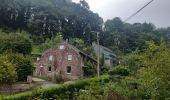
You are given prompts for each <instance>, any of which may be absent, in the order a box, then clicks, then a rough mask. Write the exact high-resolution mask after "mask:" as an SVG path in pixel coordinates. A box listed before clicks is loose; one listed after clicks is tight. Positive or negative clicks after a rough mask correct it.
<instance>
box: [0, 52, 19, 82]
mask: <svg viewBox="0 0 170 100" xmlns="http://www.w3.org/2000/svg"><path fill="white" fill-rule="evenodd" d="M0 69H1V70H0V84H12V83H14V82H15V81H16V78H17V73H16V68H15V65H14V64H13V63H11V62H10V61H9V60H8V57H7V56H5V55H3V54H1V55H0Z"/></svg>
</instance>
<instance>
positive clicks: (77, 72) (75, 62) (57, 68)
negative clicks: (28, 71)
mask: <svg viewBox="0 0 170 100" xmlns="http://www.w3.org/2000/svg"><path fill="white" fill-rule="evenodd" d="M60 45H64V49H60ZM68 55H72V60H70V61H69V60H68ZM50 56H52V58H53V59H52V61H50V60H49V57H50ZM82 63H83V62H82V58H81V56H80V54H79V52H78V51H77V50H76V49H74V48H73V47H71V46H70V45H69V44H67V43H65V42H63V43H61V44H59V45H57V46H56V47H53V48H51V49H48V50H47V51H46V52H45V53H44V54H43V55H42V57H41V58H40V60H39V61H36V62H35V67H36V70H35V75H36V76H40V77H48V78H50V79H52V80H54V76H55V75H56V74H59V73H60V74H61V76H62V79H63V80H64V81H69V80H76V79H80V78H82V77H83V70H82V66H81V65H82ZM49 65H51V71H48V70H49V69H48V66H49ZM67 66H71V73H67Z"/></svg>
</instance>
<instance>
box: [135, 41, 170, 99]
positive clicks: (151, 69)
mask: <svg viewBox="0 0 170 100" xmlns="http://www.w3.org/2000/svg"><path fill="white" fill-rule="evenodd" d="M142 56H143V60H142V62H143V68H141V69H140V70H139V72H138V73H139V74H138V79H139V82H140V86H139V90H138V92H139V97H141V98H142V99H165V98H168V97H169V95H170V94H169V91H170V88H169V87H170V85H169V82H170V78H169V75H170V74H169V72H170V58H169V56H170V49H169V48H167V46H166V45H165V42H162V43H161V44H160V45H155V44H154V43H153V42H149V48H148V49H146V51H145V52H144V53H143V54H142Z"/></svg>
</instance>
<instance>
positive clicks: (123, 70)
mask: <svg viewBox="0 0 170 100" xmlns="http://www.w3.org/2000/svg"><path fill="white" fill-rule="evenodd" d="M129 73H130V71H129V69H128V68H127V67H125V66H117V67H115V68H114V69H112V70H110V71H109V75H121V76H128V75H129Z"/></svg>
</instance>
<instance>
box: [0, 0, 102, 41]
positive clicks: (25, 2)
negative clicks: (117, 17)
mask: <svg viewBox="0 0 170 100" xmlns="http://www.w3.org/2000/svg"><path fill="white" fill-rule="evenodd" d="M0 4H3V5H0V8H1V9H0V12H1V13H0V26H1V27H10V28H12V29H14V30H16V29H19V30H26V31H28V32H29V33H30V34H31V35H32V38H33V40H34V42H36V43H41V42H42V41H44V40H46V39H47V38H51V37H53V36H55V35H57V34H55V33H58V32H61V33H62V35H63V36H64V39H67V38H70V37H82V38H84V39H85V40H87V41H88V42H91V41H92V37H93V36H92V35H91V34H90V31H92V30H93V31H101V30H102V25H103V24H102V23H103V19H102V18H101V17H99V15H98V14H95V13H93V12H92V11H90V10H89V5H88V3H87V2H86V1H85V0H81V2H80V3H78V4H76V3H73V2H71V1H68V0H2V1H0ZM83 33H85V34H83ZM38 38H39V39H40V40H39V39H38Z"/></svg>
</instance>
